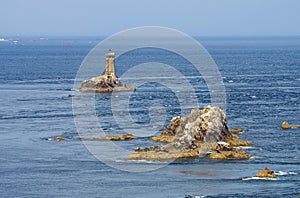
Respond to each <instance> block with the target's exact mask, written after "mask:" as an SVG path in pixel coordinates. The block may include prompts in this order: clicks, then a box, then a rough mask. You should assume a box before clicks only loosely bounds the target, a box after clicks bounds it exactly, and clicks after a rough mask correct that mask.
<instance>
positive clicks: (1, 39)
mask: <svg viewBox="0 0 300 198" xmlns="http://www.w3.org/2000/svg"><path fill="white" fill-rule="evenodd" d="M7 41H8V40H7V39H5V38H0V42H7Z"/></svg>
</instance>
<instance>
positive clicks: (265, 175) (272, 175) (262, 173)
mask: <svg viewBox="0 0 300 198" xmlns="http://www.w3.org/2000/svg"><path fill="white" fill-rule="evenodd" d="M255 177H262V178H276V177H277V176H276V175H275V173H274V171H272V170H271V169H268V168H265V169H263V170H260V171H258V173H256V175H255Z"/></svg>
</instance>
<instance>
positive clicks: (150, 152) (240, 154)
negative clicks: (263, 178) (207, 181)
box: [128, 106, 252, 161]
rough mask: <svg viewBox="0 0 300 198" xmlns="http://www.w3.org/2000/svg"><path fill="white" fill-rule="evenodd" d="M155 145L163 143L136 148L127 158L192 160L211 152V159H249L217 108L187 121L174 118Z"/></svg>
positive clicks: (197, 111)
mask: <svg viewBox="0 0 300 198" xmlns="http://www.w3.org/2000/svg"><path fill="white" fill-rule="evenodd" d="M151 140H152V141H156V142H167V143H168V144H166V145H162V146H153V147H149V148H138V149H136V150H135V151H134V152H133V153H131V154H130V155H129V156H128V159H134V160H160V161H164V160H174V159H185V158H195V157H198V156H203V155H206V152H207V151H208V150H214V151H215V152H214V153H211V154H210V155H209V157H210V158H211V159H249V158H250V157H251V156H250V155H248V154H247V153H246V152H245V151H243V150H242V149H240V148H235V147H239V146H251V145H252V144H251V142H247V141H243V140H241V139H240V138H239V137H238V136H236V135H234V134H232V133H231V132H230V131H229V130H228V127H227V120H226V115H225V113H224V112H223V111H222V110H221V109H220V108H219V107H210V106H207V107H205V108H204V109H202V110H200V109H193V110H192V111H191V113H190V114H189V115H188V116H187V117H179V116H177V117H174V118H173V119H172V120H171V122H170V124H169V126H167V128H165V129H162V133H161V134H160V135H159V136H155V137H152V138H151Z"/></svg>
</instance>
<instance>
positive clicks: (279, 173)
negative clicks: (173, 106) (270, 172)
mask: <svg viewBox="0 0 300 198" xmlns="http://www.w3.org/2000/svg"><path fill="white" fill-rule="evenodd" d="M275 175H279V176H284V175H297V173H296V172H285V171H278V172H275Z"/></svg>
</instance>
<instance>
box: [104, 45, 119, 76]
mask: <svg viewBox="0 0 300 198" xmlns="http://www.w3.org/2000/svg"><path fill="white" fill-rule="evenodd" d="M105 56H106V69H105V75H106V76H107V78H114V77H115V76H116V73H115V53H114V52H113V51H111V49H109V51H108V52H107V53H106V54H105Z"/></svg>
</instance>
